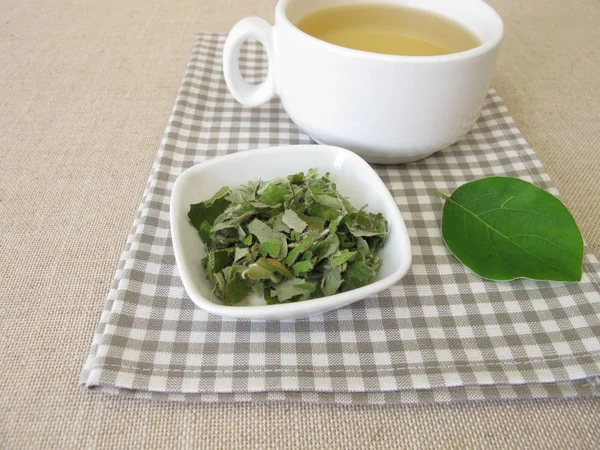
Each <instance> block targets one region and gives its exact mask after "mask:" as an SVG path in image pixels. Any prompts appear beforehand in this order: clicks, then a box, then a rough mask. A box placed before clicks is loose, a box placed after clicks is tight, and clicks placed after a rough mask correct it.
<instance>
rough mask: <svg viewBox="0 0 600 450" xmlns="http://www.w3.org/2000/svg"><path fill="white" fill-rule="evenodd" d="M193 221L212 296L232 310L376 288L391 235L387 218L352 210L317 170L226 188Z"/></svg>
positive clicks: (194, 208)
mask: <svg viewBox="0 0 600 450" xmlns="http://www.w3.org/2000/svg"><path fill="white" fill-rule="evenodd" d="M188 218H189V220H190V223H191V224H192V226H193V227H194V228H196V230H197V231H198V235H199V237H200V239H202V242H204V244H205V246H206V251H207V255H206V257H205V258H204V260H203V265H204V268H205V270H206V277H207V278H208V279H209V280H210V281H211V282H212V283H213V294H214V296H215V297H216V298H218V299H220V300H221V301H222V302H223V303H224V304H226V305H235V304H238V303H239V302H241V301H242V300H244V299H245V298H247V297H248V295H249V294H250V293H252V292H254V293H256V294H258V295H262V296H263V297H264V298H265V300H266V302H267V303H268V304H278V303H288V302H296V301H300V300H306V299H309V298H315V297H322V296H327V295H333V294H336V293H338V292H343V291H348V290H351V289H355V288H358V287H361V286H364V285H366V284H369V283H371V282H372V281H373V280H374V277H375V274H376V273H377V270H378V268H379V266H380V264H381V261H380V259H379V257H378V256H377V252H378V250H379V249H380V248H381V247H382V245H383V244H384V242H385V240H386V238H387V233H388V224H387V221H386V220H385V218H384V217H383V215H381V214H374V213H369V212H367V211H366V210H365V207H364V206H363V207H361V208H356V207H355V206H353V205H352V204H351V203H350V202H349V201H348V199H346V198H345V197H343V196H342V195H341V194H340V192H339V191H338V190H337V188H336V185H335V183H333V182H332V181H331V178H330V176H329V174H328V173H327V174H325V175H323V176H320V175H319V174H318V171H317V170H316V169H310V170H309V171H308V172H307V173H297V174H294V175H290V176H288V177H286V178H282V179H278V180H271V181H254V182H251V183H248V184H245V185H243V186H240V187H238V188H236V189H230V188H229V187H227V186H224V187H222V188H221V189H219V191H218V192H217V193H216V194H215V195H214V196H213V197H211V198H210V199H209V200H207V201H205V202H200V203H196V204H193V205H190V211H189V213H188Z"/></svg>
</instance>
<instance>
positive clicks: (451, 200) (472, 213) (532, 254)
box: [448, 198, 559, 270]
mask: <svg viewBox="0 0 600 450" xmlns="http://www.w3.org/2000/svg"><path fill="white" fill-rule="evenodd" d="M448 201H450V202H452V203H454V204H455V205H457V206H458V207H460V208H462V209H463V210H465V211H466V212H468V213H469V214H471V215H472V216H473V217H475V218H476V219H477V220H479V221H480V222H481V223H482V224H484V225H485V226H486V227H488V228H489V230H492V231H494V232H496V233H498V234H499V235H500V236H502V237H503V238H504V239H506V240H507V241H508V242H510V243H511V244H513V245H514V246H515V247H517V248H518V249H519V250H521V251H523V252H525V253H527V254H528V255H530V256H533V257H534V258H535V259H537V260H539V261H541V262H542V263H544V264H546V265H547V266H550V267H552V268H553V269H555V270H559V269H558V268H557V267H556V266H554V265H553V264H551V263H549V262H548V261H546V260H544V259H542V258H540V257H539V256H537V255H535V254H534V253H531V252H529V251H528V250H525V249H524V248H523V247H521V246H520V245H519V244H517V243H516V242H514V241H512V240H511V239H510V237H508V236H507V235H505V234H504V233H502V232H501V231H498V230H497V229H495V228H494V227H492V226H491V225H490V224H488V223H487V222H485V221H484V220H483V219H481V218H480V217H479V216H478V215H477V214H475V213H474V212H473V211H471V210H469V209H468V208H465V207H464V206H463V205H461V204H460V203H458V202H456V200H453V199H452V198H449V199H448ZM489 230H488V238H489ZM490 241H491V240H490ZM494 250H495V249H494ZM496 253H497V252H496Z"/></svg>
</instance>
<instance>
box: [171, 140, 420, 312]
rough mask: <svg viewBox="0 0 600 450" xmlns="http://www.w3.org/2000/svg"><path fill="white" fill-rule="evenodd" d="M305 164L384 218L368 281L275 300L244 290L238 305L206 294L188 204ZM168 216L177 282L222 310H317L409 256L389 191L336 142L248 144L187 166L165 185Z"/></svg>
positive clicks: (365, 292)
mask: <svg viewBox="0 0 600 450" xmlns="http://www.w3.org/2000/svg"><path fill="white" fill-rule="evenodd" d="M313 167H314V168H317V169H318V170H319V173H320V174H324V173H325V172H330V173H331V179H332V180H333V181H334V182H335V183H336V185H337V187H338V190H339V191H340V192H341V194H342V195H344V196H346V197H348V198H349V200H350V201H351V202H352V203H353V204H354V205H356V206H362V205H365V204H366V205H368V206H367V210H368V211H370V212H380V213H382V214H383V216H384V217H385V218H386V220H387V221H388V226H389V235H388V239H387V241H386V243H385V245H384V246H383V248H381V250H380V251H379V256H380V258H381V262H382V263H381V267H380V268H379V271H378V273H377V275H376V278H375V281H374V282H373V283H371V284H368V285H367V286H363V287H361V288H358V289H353V290H351V291H347V292H342V293H339V294H334V295H330V296H327V297H319V298H313V299H310V300H304V301H300V302H295V303H283V304H280V305H267V304H266V302H265V301H264V299H261V298H258V297H255V298H251V300H250V302H249V305H245V306H238V305H236V306H229V305H223V304H219V303H216V302H215V301H212V300H211V290H212V284H211V282H210V280H207V279H206V273H205V271H204V268H203V267H202V258H204V256H205V255H206V250H205V247H204V244H203V242H202V241H201V240H200V237H199V236H198V233H197V231H196V230H195V229H194V227H192V225H191V224H190V223H189V221H188V217H187V213H188V211H189V209H190V205H191V204H193V203H198V202H201V201H205V200H208V199H209V198H211V197H212V196H213V194H214V193H215V192H217V191H218V190H219V189H220V188H221V187H222V186H226V185H227V186H229V187H232V188H233V187H237V186H239V185H242V184H245V183H248V182H249V181H256V180H258V179H260V180H264V181H268V180H272V179H276V178H282V177H285V176H287V175H291V174H294V173H298V172H306V171H308V170H309V169H311V168H313ZM170 221H171V236H172V239H173V249H174V251H175V260H176V262H177V268H178V269H179V275H180V276H181V280H182V282H183V286H184V287H185V290H186V291H187V293H188V295H189V296H190V298H191V299H192V301H193V302H194V303H195V304H196V305H197V306H198V307H200V308H202V309H204V310H205V311H208V312H210V313H212V314H217V315H219V316H223V317H230V318H237V319H257V320H268V319H297V318H301V317H306V316H310V315H314V314H319V313H324V312H326V311H330V310H333V309H336V308H340V307H342V306H346V305H349V304H350V303H353V302H356V301H358V300H361V299H364V298H366V297H369V296H372V295H374V294H376V293H377V292H379V291H381V290H383V289H387V288H388V287H390V286H392V285H393V284H395V283H396V282H398V281H399V280H400V279H401V278H402V277H403V276H404V275H405V274H406V272H407V271H408V269H409V267H410V264H411V247H410V239H409V237H408V233H407V231H406V226H405V225H404V220H403V219H402V216H401V215H400V211H398V207H397V206H396V203H395V202H394V199H393V197H392V195H391V194H390V192H389V191H388V190H387V188H386V187H385V185H384V184H383V181H381V179H380V178H379V176H378V175H377V174H376V173H375V171H374V170H373V169H372V168H371V166H369V164H368V163H367V162H366V161H365V160H363V159H362V158H361V157H360V156H358V155H356V154H355V153H352V152H350V151H349V150H345V149H343V148H339V147H332V146H327V145H288V146H281V147H273V148H265V149H259V150H249V151H245V152H240V153H234V154H232V155H227V156H223V157H220V158H216V159H212V160H209V161H206V162H203V163H200V164H197V165H195V166H193V167H190V168H189V169H187V170H185V171H184V172H183V173H182V174H181V175H180V176H179V177H178V178H177V180H176V181H175V184H174V186H173V191H172V193H171V205H170ZM261 303H262V304H261Z"/></svg>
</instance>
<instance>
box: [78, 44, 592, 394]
mask: <svg viewBox="0 0 600 450" xmlns="http://www.w3.org/2000/svg"><path fill="white" fill-rule="evenodd" d="M223 42H224V36H222V35H217V34H203V35H200V36H199V37H198V40H197V41H196V43H195V46H194V49H193V52H192V56H191V58H190V61H189V64H188V68H187V72H186V74H185V78H184V80H183V84H182V86H181V90H180V92H179V97H178V98H177V102H176V104H175V107H174V109H173V113H172V115H171V118H170V120H169V124H168V126H167V129H166V131H165V136H164V139H163V141H162V145H161V148H160V151H159V153H158V156H157V158H156V161H155V163H154V166H153V168H152V173H151V175H150V178H149V181H148V185H147V187H146V191H145V194H144V197H143V200H142V204H141V205H140V208H139V212H138V215H137V217H136V219H135V221H134V224H133V227H132V229H131V232H130V234H129V237H128V239H127V244H126V247H125V250H124V252H123V254H122V256H121V260H120V262H119V266H118V269H117V272H116V275H115V278H114V280H113V283H112V285H111V288H110V292H109V294H108V299H107V301H106V305H105V308H104V311H103V312H102V316H101V319H100V325H99V326H98V329H97V331H96V334H95V336H94V339H93V343H92V347H91V351H90V354H89V357H88V358H87V361H86V362H85V366H84V368H83V372H82V374H81V383H83V384H85V385H86V386H88V387H101V388H102V389H104V390H106V391H108V392H112V393H118V394H119V395H129V396H136V397H152V398H155V397H163V398H164V397H166V398H169V399H178V400H201V401H220V400H230V401H233V400H242V401H254V400H298V401H307V402H336V403H374V404H388V403H399V402H403V403H411V402H412V403H417V402H436V401H439V402H443V401H455V400H469V399H492V398H534V397H535V398H542V397H551V396H563V397H564V396H592V395H597V394H598V384H599V383H598V382H599V380H600V378H598V375H600V339H599V336H600V319H599V317H600V292H599V291H600V277H599V271H600V264H599V262H598V260H597V259H596V257H595V256H594V255H593V254H592V253H590V251H589V249H586V252H585V261H584V277H583V281H582V282H580V283H571V284H565V283H548V282H535V281H530V280H515V281H511V282H501V283H497V282H493V281H486V280H483V279H481V278H479V277H478V276H477V275H474V274H473V273H471V272H470V271H469V270H468V269H466V268H465V267H464V266H463V265H462V264H461V263H460V262H459V261H458V260H457V259H456V258H455V257H454V256H453V255H452V254H451V253H450V252H449V250H448V249H447V248H446V247H445V245H444V243H443V241H442V238H441V236H440V219H441V213H442V201H441V200H440V199H439V198H438V197H437V196H436V195H435V192H436V191H437V190H439V191H442V192H447V193H450V192H452V191H453V190H454V189H456V188H457V187H458V186H460V185H461V184H463V183H465V182H467V181H471V180H474V179H477V178H481V177H485V176H490V175H506V176H512V177H519V178H522V179H525V180H528V181H530V182H532V183H535V184H536V185H538V186H540V187H542V188H544V189H547V190H549V191H550V192H552V193H553V194H557V192H556V189H555V188H554V187H553V186H552V184H551V182H550V178H549V177H548V175H547V174H546V172H545V171H544V169H543V167H542V164H541V163H540V161H539V160H538V158H537V157H536V155H535V153H534V152H533V151H532V150H531V149H530V148H529V147H528V146H527V143H526V142H525V140H524V139H523V138H522V137H521V135H520V133H519V130H518V129H517V128H516V126H515V124H514V122H513V120H512V118H511V117H510V115H509V114H508V111H507V109H506V107H505V106H504V105H503V104H502V101H501V100H500V98H499V97H498V95H497V94H496V93H495V92H494V91H493V90H492V91H490V94H489V96H488V99H487V101H486V104H485V106H484V108H483V111H482V113H481V118H480V119H479V121H478V122H477V124H476V125H475V127H474V128H473V130H472V131H471V132H470V133H469V134H468V136H466V137H465V138H464V139H463V140H461V141H460V142H458V143H457V144H455V145H453V146H452V147H450V148H448V149H445V150H443V151H441V152H439V153H437V154H436V155H434V156H431V157H429V158H427V159H425V160H423V161H418V162H415V163H411V164H406V165H398V166H378V167H376V170H377V172H378V174H379V175H380V177H381V178H382V179H383V181H384V182H385V183H386V185H387V186H388V188H389V189H390V191H391V192H392V194H393V196H394V198H395V200H396V202H397V204H398V207H399V209H400V211H401V212H402V215H403V217H404V220H405V221H406V226H407V228H408V232H409V234H410V238H411V241H412V245H413V255H414V256H413V265H412V268H411V270H410V271H409V273H408V274H407V275H406V276H405V277H404V278H403V279H402V280H401V281H400V282H399V283H398V284H397V285H396V286H393V287H392V288H391V289H387V290H385V291H383V292H381V293H379V295H377V296H375V297H371V298H368V299H366V300H364V301H360V302H357V303H355V304H353V305H351V306H348V307H345V308H342V309H339V310H336V311H332V312H329V313H326V314H323V315H319V316H315V317H310V318H307V319H302V320H296V321H266V322H265V321H245V320H233V319H222V318H220V317H216V316H213V315H210V314H208V313H206V312H204V311H203V310H201V309H198V308H197V307H195V306H194V304H193V303H192V301H191V300H190V299H189V297H188V296H187V294H186V293H185V291H184V289H183V286H182V283H181V280H180V278H179V276H178V272H177V267H176V266H175V258H174V255H173V249H172V245H171V239H170V233H169V196H170V193H171V188H172V186H173V183H174V181H175V179H176V178H177V176H178V175H179V174H180V173H181V172H183V170H185V169H186V168H188V167H190V166H192V165H194V164H197V163H200V162H202V161H206V160H207V159H209V158H213V157H217V156H220V155H225V154H228V153H233V152H237V151H245V150H249V149H253V148H256V147H267V146H274V145H282V144H306V143H311V140H310V138H309V137H308V136H307V135H305V134H304V133H303V132H302V131H300V130H299V129H298V128H297V127H296V126H295V125H294V124H293V123H292V122H291V121H290V119H289V118H288V117H287V115H286V113H285V111H284V110H283V107H282V106H281V104H280V103H279V101H278V100H273V101H272V102H270V103H268V104H266V105H263V106H261V107H259V108H245V107H243V106H241V105H240V104H238V103H237V102H236V101H235V100H234V99H233V98H232V97H231V95H230V94H229V93H228V91H227V87H226V86H225V82H224V80H223V75H222V71H221V52H222V47H223ZM240 63H241V65H242V67H243V69H244V71H245V73H246V75H247V77H248V78H249V79H251V80H255V81H256V80H258V79H260V78H261V77H262V76H264V73H265V70H266V61H265V57H264V54H263V51H262V48H261V47H260V46H258V45H257V44H256V43H250V44H248V45H246V47H245V48H244V51H243V52H242V55H241V58H240Z"/></svg>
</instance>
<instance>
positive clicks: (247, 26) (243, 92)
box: [223, 17, 275, 106]
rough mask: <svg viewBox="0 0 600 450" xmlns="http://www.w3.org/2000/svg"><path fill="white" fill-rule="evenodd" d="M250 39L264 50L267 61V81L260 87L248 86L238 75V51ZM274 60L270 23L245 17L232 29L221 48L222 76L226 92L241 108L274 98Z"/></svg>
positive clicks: (240, 75) (239, 74) (239, 73)
mask: <svg viewBox="0 0 600 450" xmlns="http://www.w3.org/2000/svg"><path fill="white" fill-rule="evenodd" d="M249 39H255V40H257V41H259V42H260V43H261V44H262V45H263V46H264V47H265V50H266V51H267V58H268V60H269V69H268V72H267V78H265V80H264V81H263V82H262V83H260V84H259V85H254V84H250V83H248V82H247V81H246V80H244V77H243V76H242V73H241V72H240V65H239V60H238V58H239V56H240V48H241V47H242V44H243V43H244V42H245V41H247V40H249ZM273 58H274V52H273V27H272V26H271V24H269V22H267V21H266V20H264V19H261V18H260V17H246V18H245V19H242V20H240V21H239V22H238V23H236V24H235V25H234V26H233V28H232V29H231V31H230V32H229V35H228V36H227V39H226V40H225V47H224V48H223V74H224V75H225V82H226V83H227V87H228V88H229V91H230V92H231V94H232V95H233V96H234V97H235V99H236V100H237V101H238V102H240V103H241V104H242V105H246V106H259V105H262V104H263V103H266V102H268V101H269V100H271V99H272V98H273V96H275V77H274V75H273V70H274V60H273Z"/></svg>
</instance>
